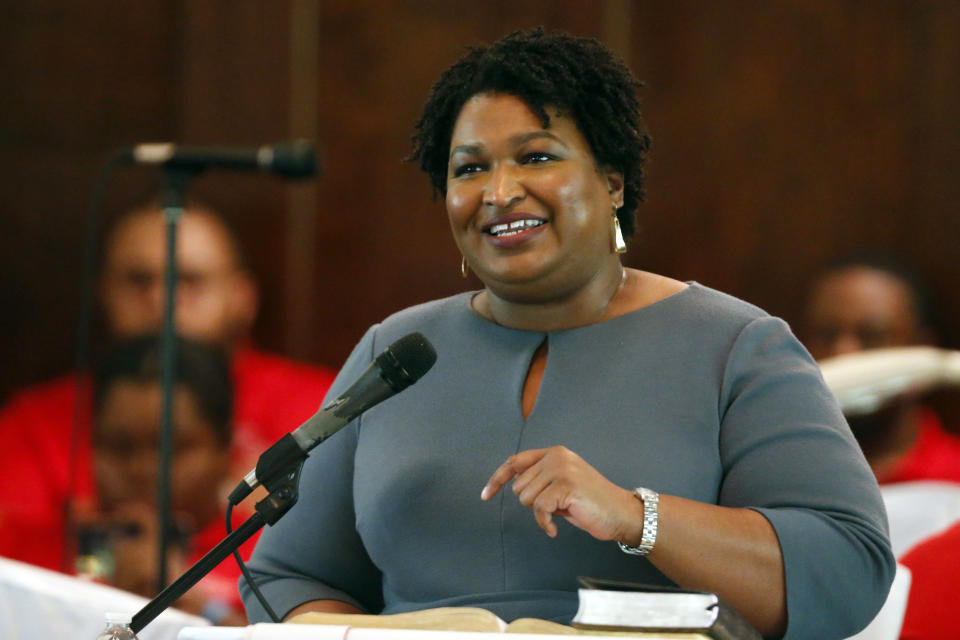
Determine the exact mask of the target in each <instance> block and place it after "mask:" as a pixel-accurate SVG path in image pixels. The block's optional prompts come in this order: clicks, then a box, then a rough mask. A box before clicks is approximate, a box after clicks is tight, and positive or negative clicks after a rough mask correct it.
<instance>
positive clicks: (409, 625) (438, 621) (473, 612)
mask: <svg viewBox="0 0 960 640" xmlns="http://www.w3.org/2000/svg"><path fill="white" fill-rule="evenodd" d="M288 622H291V623H295V624H328V625H339V626H349V627H357V628H360V629H364V628H377V629H421V630H430V631H489V632H494V633H501V632H502V631H503V630H504V629H505V628H506V626H507V623H505V622H504V621H503V620H501V619H500V618H498V617H497V616H496V615H495V614H493V613H491V612H490V611H487V610H486V609H481V608H479V607H440V608H437V609H424V610H423V611H410V612H408V613H394V614H390V615H385V616H377V615H365V614H361V613H318V612H314V611H311V612H309V613H301V614H300V615H298V616H294V617H293V618H291V619H290V620H289V621H288ZM544 622H545V621H544ZM548 624H550V623H548ZM558 626H562V625H558Z"/></svg>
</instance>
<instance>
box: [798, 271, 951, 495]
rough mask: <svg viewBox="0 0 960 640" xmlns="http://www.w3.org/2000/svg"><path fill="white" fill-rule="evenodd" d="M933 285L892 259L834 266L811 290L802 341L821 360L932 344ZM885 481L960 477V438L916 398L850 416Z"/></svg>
mask: <svg viewBox="0 0 960 640" xmlns="http://www.w3.org/2000/svg"><path fill="white" fill-rule="evenodd" d="M934 325H935V323H934V321H933V311H932V307H931V301H930V297H929V294H928V293H927V288H926V287H925V286H924V284H923V283H922V282H921V281H920V279H919V278H918V277H917V276H916V275H914V274H913V273H912V271H911V270H909V269H908V268H906V267H905V266H903V265H900V264H898V263H897V262H896V261H894V260H892V259H890V258H883V257H855V258H848V259H844V260H838V261H836V262H834V263H831V264H830V265H828V266H827V267H826V268H824V269H823V271H822V272H821V273H820V274H819V275H818V276H817V277H816V279H815V280H814V282H813V284H812V285H811V287H810V292H809V295H808V298H807V304H806V307H805V310H804V321H803V326H804V332H803V337H804V343H805V344H806V346H807V348H808V349H809V350H810V353H811V355H813V357H814V358H815V359H817V360H822V359H824V358H830V357H833V356H839V355H844V354H847V353H854V352H857V351H863V350H866V349H877V348H882V347H909V346H920V345H934V344H936V341H937V332H936V330H935V326H934ZM849 422H850V426H851V428H852V429H853V432H854V435H855V436H856V437H857V440H858V441H859V443H860V446H861V447H862V448H863V452H864V454H865V455H866V457H867V461H868V462H870V466H871V468H872V469H873V471H874V474H875V475H876V476H877V480H879V481H880V482H881V483H894V482H906V481H910V480H950V481H953V482H960V437H958V436H956V435H954V434H952V433H950V432H949V431H947V430H945V429H944V427H943V425H942V424H941V422H940V419H939V417H938V416H937V414H936V413H935V412H934V411H933V410H932V409H930V408H929V407H927V406H924V405H923V404H922V403H920V402H918V401H917V399H916V398H911V397H905V398H899V399H897V400H895V401H893V402H891V403H889V404H888V405H887V406H885V407H883V408H882V409H881V410H880V411H878V412H876V413H875V414H872V415H869V416H862V417H860V416H856V417H851V418H849Z"/></svg>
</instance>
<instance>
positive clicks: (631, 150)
mask: <svg viewBox="0 0 960 640" xmlns="http://www.w3.org/2000/svg"><path fill="white" fill-rule="evenodd" d="M639 86H641V83H640V82H639V81H638V80H637V79H636V78H635V77H634V76H633V74H632V73H631V72H630V70H629V69H627V67H626V65H624V63H623V62H621V61H620V60H619V59H618V58H616V57H615V56H614V55H613V54H612V53H611V52H610V50H609V49H607V48H606V47H604V46H603V45H602V44H600V42H599V41H597V40H596V39H594V38H581V37H575V36H572V35H570V34H568V33H564V32H559V31H557V32H551V33H545V32H544V30H543V28H542V27H538V28H536V29H531V30H527V31H516V32H514V33H511V34H510V35H507V36H505V37H503V38H501V39H500V40H498V41H496V42H494V43H493V44H491V45H489V46H481V47H475V48H472V49H470V50H469V51H468V52H467V53H466V54H465V55H464V56H463V57H462V58H460V60H458V61H457V62H456V63H454V65H453V66H451V67H450V68H449V69H447V70H446V71H444V72H443V74H442V75H441V76H440V80H438V81H437V83H436V84H435V85H434V86H433V89H432V90H431V91H430V95H429V96H428V97H427V101H426V104H425V105H424V108H423V113H422V114H421V116H420V120H419V121H418V122H417V124H416V130H415V132H414V134H413V136H412V142H413V151H412V153H411V154H410V156H409V157H408V158H407V160H409V161H416V162H418V163H419V164H420V168H421V169H422V170H423V171H424V172H426V173H427V175H429V176H430V183H431V184H432V185H433V188H434V192H435V193H437V192H439V193H440V194H441V195H444V196H445V195H446V191H447V164H448V161H449V154H450V138H451V136H452V135H453V127H454V124H455V123H456V121H457V117H458V116H459V114H460V110H461V109H462V108H463V105H464V104H465V103H466V102H467V101H468V100H469V99H470V98H471V97H473V96H475V95H477V94H478V93H506V94H510V95H514V96H517V97H518V98H520V99H522V100H523V101H525V102H526V103H527V104H528V105H529V106H530V108H531V109H532V110H533V112H534V113H536V114H537V116H539V118H540V120H541V122H542V123H543V127H544V128H545V129H546V128H547V127H549V126H550V117H549V116H548V115H547V112H546V110H545V108H546V107H548V106H550V107H554V108H556V109H558V110H559V111H560V112H561V113H563V114H564V115H568V116H570V117H572V118H573V120H574V122H576V124H577V127H578V128H579V130H580V132H581V133H582V134H583V135H584V137H585V138H586V140H587V142H588V143H589V145H590V150H591V151H592V152H593V156H594V158H595V159H596V162H597V165H598V166H600V167H609V168H611V169H613V170H615V171H619V172H621V173H623V177H624V201H623V206H621V207H620V209H619V210H618V211H617V217H618V218H619V219H620V227H621V229H622V230H623V232H624V234H625V235H632V234H633V231H634V229H635V226H636V225H635V211H636V209H637V205H638V204H639V203H640V202H642V201H643V195H644V193H643V163H644V160H645V157H646V154H647V152H648V150H649V148H650V137H649V136H648V135H647V132H646V128H645V126H644V123H643V118H642V116H641V114H640V104H639V101H638V100H637V96H636V89H637V87H639Z"/></svg>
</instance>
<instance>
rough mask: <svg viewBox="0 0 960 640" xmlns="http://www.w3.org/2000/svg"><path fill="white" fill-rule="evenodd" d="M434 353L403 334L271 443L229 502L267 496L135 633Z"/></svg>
mask: <svg viewBox="0 0 960 640" xmlns="http://www.w3.org/2000/svg"><path fill="white" fill-rule="evenodd" d="M436 359H437V353H436V351H434V349H433V345H431V344H430V342H429V341H428V340H427V339H426V338H425V337H424V336H423V335H422V334H419V333H411V334H409V335H406V336H404V337H403V338H400V339H399V340H397V341H396V342H394V343H393V344H391V345H390V346H389V347H387V348H386V349H385V350H384V351H383V353H381V354H380V355H379V356H377V358H376V359H374V361H373V362H372V363H371V364H370V366H369V367H367V369H366V371H364V372H363V373H362V374H361V375H360V377H359V378H358V379H357V380H356V381H355V382H354V383H353V384H352V385H351V386H350V387H349V388H348V389H347V390H346V391H345V392H344V393H343V394H341V395H340V396H338V397H337V398H336V399H335V400H333V401H332V402H330V403H328V404H327V405H325V406H324V407H323V408H321V409H320V411H318V412H317V413H316V414H315V415H314V416H313V417H312V418H310V419H309V420H307V421H306V422H305V423H303V424H302V425H300V426H299V427H298V428H297V429H296V430H295V431H293V432H292V433H288V434H286V435H285V436H283V437H282V438H281V439H280V440H278V441H277V443H276V444H274V445H273V446H272V447H270V448H269V449H267V451H265V452H264V453H263V454H262V455H261V456H260V460H258V462H257V468H256V470H255V471H253V472H251V474H252V475H253V477H254V482H253V483H252V485H251V483H250V482H248V479H246V478H245V479H244V481H243V482H241V483H240V485H238V486H237V488H236V489H234V492H233V493H231V494H230V504H231V506H232V505H234V504H236V503H237V502H239V501H240V500H242V499H243V498H244V497H246V496H247V495H249V493H250V491H252V490H253V489H254V488H255V487H256V486H259V485H263V486H264V487H266V488H267V490H268V491H269V494H268V495H267V497H265V498H263V499H262V500H260V501H259V502H257V504H256V511H255V513H254V514H253V515H252V516H250V517H249V518H248V519H247V520H246V521H245V522H244V523H243V524H241V525H240V526H239V527H237V529H235V530H234V531H231V532H230V533H229V534H228V535H227V537H226V538H224V539H223V540H221V541H220V543H219V544H217V546H215V547H214V548H213V549H211V550H210V551H209V552H207V554H206V555H204V556H203V557H202V558H200V560H198V561H197V562H196V563H195V564H194V565H193V566H191V567H190V568H189V569H187V571H186V572H185V573H184V574H183V575H182V576H180V577H179V578H178V579H177V580H175V581H174V582H173V583H172V584H170V586H168V587H166V588H165V589H162V590H161V591H160V593H159V594H158V595H157V596H156V597H155V598H154V599H153V600H151V601H150V602H148V603H147V604H146V606H144V607H143V608H142V609H141V610H140V611H138V612H137V613H136V614H134V616H133V619H132V620H131V623H130V627H131V628H132V629H133V631H134V633H139V632H140V631H141V630H142V629H143V628H144V627H145V626H147V625H148V624H149V623H150V622H151V621H152V620H153V619H154V618H156V617H157V616H158V615H160V614H161V613H162V612H163V610H164V609H166V608H167V607H169V606H170V605H171V604H173V603H174V602H176V600H177V599H179V598H180V596H182V595H183V594H184V593H186V592H187V590H189V589H190V587H192V586H193V585H195V584H196V583H197V582H199V581H200V579H201V578H203V576H205V575H206V574H208V573H209V572H210V571H211V570H212V569H213V568H214V567H216V566H217V565H218V564H220V562H222V561H223V560H224V559H225V558H226V557H227V556H228V555H230V554H231V553H234V552H235V551H236V550H237V549H239V548H240V545H242V544H243V543H244V542H246V541H247V540H249V539H250V538H251V537H252V536H253V535H254V534H255V533H256V532H257V531H259V530H260V529H262V528H263V526H264V525H266V524H269V525H272V524H274V523H275V522H277V520H279V519H280V518H281V517H282V516H283V515H284V514H285V513H286V512H287V511H289V510H290V509H291V508H292V507H293V505H294V504H296V502H297V498H298V497H299V485H300V472H301V470H302V469H303V461H304V460H305V459H306V458H307V456H308V455H309V451H310V450H311V449H313V448H314V447H316V446H317V445H319V444H320V443H321V442H323V441H324V440H326V439H327V438H329V437H330V436H331V435H333V434H334V433H336V432H337V431H339V430H340V429H342V428H343V427H344V426H345V425H346V424H348V423H349V422H350V421H352V420H353V419H354V418H356V417H357V416H359V415H360V414H361V413H362V412H364V411H366V410H367V409H369V408H370V407H372V406H374V405H376V404H379V403H380V402H382V401H384V400H386V399H387V398H390V397H391V396H393V395H395V394H397V393H399V392H400V391H402V390H403V389H406V388H407V387H409V386H410V385H411V384H413V383H414V382H416V381H417V380H419V379H420V378H421V377H422V376H423V375H424V374H425V373H426V372H427V371H429V370H430V368H431V367H432V366H433V364H434V362H436ZM251 474H248V478H249V477H250V475H251Z"/></svg>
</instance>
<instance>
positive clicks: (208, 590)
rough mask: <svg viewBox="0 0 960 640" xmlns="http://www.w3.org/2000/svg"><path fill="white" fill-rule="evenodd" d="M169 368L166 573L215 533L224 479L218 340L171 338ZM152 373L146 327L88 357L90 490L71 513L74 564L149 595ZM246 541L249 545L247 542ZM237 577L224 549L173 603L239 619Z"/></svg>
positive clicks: (226, 386)
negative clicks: (97, 357) (99, 356)
mask: <svg viewBox="0 0 960 640" xmlns="http://www.w3.org/2000/svg"><path fill="white" fill-rule="evenodd" d="M175 370H176V377H175V381H174V388H173V420H172V422H173V433H172V437H173V440H172V441H173V461H172V462H173V464H172V466H171V473H170V503H171V511H170V513H171V525H172V526H173V527H174V531H173V532H172V534H171V536H170V538H169V540H170V541H171V544H170V548H169V549H168V553H167V559H168V565H169V566H168V574H170V575H172V576H176V575H179V574H181V573H183V572H184V571H185V570H186V568H187V567H188V566H189V565H190V564H192V563H194V562H196V561H197V560H199V559H200V557H202V555H203V554H204V553H206V552H207V551H209V550H210V548H212V547H213V546H214V545H216V543H217V542H218V541H219V540H220V539H222V538H223V536H224V524H223V521H224V516H225V513H224V508H223V501H222V500H221V494H222V492H223V490H224V489H229V488H230V486H229V475H230V439H231V432H232V428H231V424H232V411H233V401H232V400H233V391H232V388H231V382H230V373H229V366H228V361H227V356H226V354H225V353H224V352H223V350H222V349H220V348H218V347H215V346H213V345H210V344H209V343H200V342H196V341H192V340H186V339H180V340H178V341H177V344H176V363H175ZM160 379H161V371H160V340H159V338H158V337H156V336H144V337H141V338H134V339H131V340H127V341H124V342H121V343H119V344H118V345H116V346H115V347H114V349H112V350H111V351H110V352H109V353H108V354H107V356H106V357H105V358H104V359H103V361H102V362H101V363H100V364H99V366H98V367H97V369H96V375H95V380H94V403H93V429H92V431H93V440H92V441H93V450H92V452H93V469H94V474H93V476H94V487H93V489H94V494H95V500H94V501H91V503H90V504H89V505H87V508H85V509H84V510H83V511H79V512H78V513H77V514H76V518H75V520H74V522H73V523H72V529H73V531H75V532H76V535H77V538H78V540H79V545H78V547H79V548H78V558H79V561H78V562H77V563H76V567H77V570H78V572H79V573H81V574H84V575H87V576H89V577H92V578H95V579H100V580H102V581H104V582H106V583H108V584H111V585H113V586H115V587H119V588H122V589H125V590H127V591H130V592H133V593H137V594H140V595H142V596H145V597H151V596H152V595H154V592H155V590H156V585H157V574H158V571H157V560H158V554H157V545H158V532H159V526H158V522H157V510H156V486H157V475H158V474H157V469H158V467H159V464H158V449H159V446H158V437H159V431H160V408H161V402H162V389H161V385H160ZM247 511H249V510H247ZM245 515H249V513H247V514H245ZM37 534H38V535H42V533H40V532H37ZM46 537H47V541H48V545H51V546H52V544H51V541H50V539H49V538H50V536H49V535H48V536H46ZM211 538H212V540H211ZM248 545H250V548H252V542H250V541H248ZM68 553H69V551H68ZM239 577H240V570H239V568H238V567H237V565H236V563H235V562H234V561H233V559H232V558H231V559H229V562H227V561H224V562H222V563H220V564H219V565H218V566H217V567H215V568H214V569H213V570H212V571H211V572H210V573H209V574H208V575H207V576H206V577H204V578H203V579H202V580H201V581H200V582H199V583H198V584H197V585H195V586H194V587H193V588H191V589H190V590H189V591H188V592H187V593H186V594H185V595H184V596H183V597H182V598H181V599H180V600H178V601H177V603H176V606H177V607H178V608H181V609H184V610H186V611H189V612H191V613H197V614H204V615H207V616H208V617H211V618H213V619H214V620H215V621H216V622H218V623H221V624H245V621H246V617H245V615H243V613H242V611H243V609H242V608H241V605H240V600H239V593H238V591H237V587H236V585H237V579H238V578H239Z"/></svg>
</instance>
